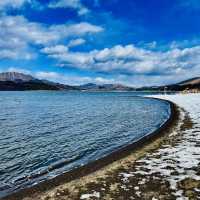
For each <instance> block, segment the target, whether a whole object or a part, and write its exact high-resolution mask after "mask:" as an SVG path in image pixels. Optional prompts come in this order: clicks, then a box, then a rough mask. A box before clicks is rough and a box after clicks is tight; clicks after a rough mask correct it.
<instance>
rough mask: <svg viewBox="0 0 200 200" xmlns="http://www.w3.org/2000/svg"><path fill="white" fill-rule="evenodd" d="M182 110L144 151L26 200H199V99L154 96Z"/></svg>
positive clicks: (191, 96) (184, 96)
mask: <svg viewBox="0 0 200 200" xmlns="http://www.w3.org/2000/svg"><path fill="white" fill-rule="evenodd" d="M153 97H155V98H160V99H165V100H169V101H171V102H174V103H175V104H177V105H178V107H179V112H180V115H179V121H178V122H175V124H174V125H175V126H173V127H171V128H170V129H169V130H166V133H165V134H164V135H162V136H161V137H159V138H155V140H151V142H150V143H148V144H147V145H145V146H144V147H143V148H142V149H137V150H136V151H134V152H133V153H132V154H131V155H129V156H127V157H125V158H122V159H119V160H118V161H116V162H114V163H112V164H110V165H108V166H106V167H104V168H103V169H101V170H99V171H97V172H94V173H92V174H90V175H87V176H84V177H82V178H80V179H76V180H74V181H71V182H68V183H63V184H60V185H59V186H57V187H54V188H52V189H49V190H46V191H41V192H38V193H37V194H34V195H32V196H29V197H27V198H24V199H29V200H33V199H37V200H64V199H69V200H70V199H71V200H78V199H86V200H90V199H92V200H93V199H100V200H104V199H105V200H110V199H111V200H112V199H113V200H114V199H115V200H118V199H119V200H124V199H133V200H134V199H141V200H143V199H144V200H149V199H154V200H156V199H161V200H162V199H163V200H166V199H169V200H175V199H176V200H177V199H178V200H190V199H198V198H200V167H199V166H200V153H199V152H200V134H199V133H200V95H199V94H186V95H183V94H177V95H155V96H153Z"/></svg>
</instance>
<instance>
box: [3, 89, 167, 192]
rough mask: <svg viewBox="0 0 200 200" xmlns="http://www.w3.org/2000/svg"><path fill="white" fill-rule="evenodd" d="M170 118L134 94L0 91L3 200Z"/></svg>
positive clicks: (155, 103)
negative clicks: (51, 168) (29, 177)
mask: <svg viewBox="0 0 200 200" xmlns="http://www.w3.org/2000/svg"><path fill="white" fill-rule="evenodd" d="M169 114H170V106H169V104H168V103H166V102H163V101H160V100H155V99H147V98H143V97H136V96H135V94H134V93H79V92H77V93H75V92H40V91H39V92H38V91H37V92H0V196H4V195H5V194H8V193H10V192H12V191H13V190H16V189H20V188H23V187H27V186H29V185H31V184H35V183H36V182H39V181H42V180H44V179H46V178H51V177H53V176H56V175H58V174H61V173H63V172H64V171H68V170H70V169H72V168H74V167H78V166H80V165H83V164H86V163H88V162H91V161H93V160H95V159H98V158H101V157H103V156H105V155H108V154H109V153H110V152H113V151H115V150H117V149H119V148H120V147H122V146H126V145H128V144H130V143H132V142H134V141H136V140H138V139H140V138H141V137H143V136H145V135H147V134H150V133H151V132H152V131H154V130H156V129H157V128H158V127H160V126H161V125H162V124H163V123H164V122H165V121H166V120H167V119H168V117H169ZM50 166H53V167H55V168H56V169H55V170H52V171H51V172H49V173H48V174H45V175H43V176H37V175H38V173H41V172H45V171H47V169H48V168H49V167H50ZM30 175H33V177H34V176H35V178H32V179H31V180H30V179H27V176H30Z"/></svg>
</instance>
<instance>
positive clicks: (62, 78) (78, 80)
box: [34, 71, 115, 85]
mask: <svg viewBox="0 0 200 200" xmlns="http://www.w3.org/2000/svg"><path fill="white" fill-rule="evenodd" d="M34 76H35V77H37V78H38V79H46V80H50V81H54V82H60V83H64V84H68V85H81V84H86V83H97V84H108V83H114V82H115V80H114V79H106V78H103V77H98V76H97V77H87V76H74V75H64V74H60V73H57V72H45V71H39V72H36V73H34Z"/></svg>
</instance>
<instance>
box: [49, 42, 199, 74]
mask: <svg viewBox="0 0 200 200" xmlns="http://www.w3.org/2000/svg"><path fill="white" fill-rule="evenodd" d="M48 56H49V57H51V58H54V59H56V60H58V62H59V63H60V64H61V65H62V66H66V67H67V66H70V67H76V68H80V69H86V70H93V71H99V72H107V73H118V74H132V75H135V74H140V75H145V74H149V75H151V74H154V75H165V76H167V75H170V74H175V75H178V74H179V75H181V74H182V75H183V74H184V73H186V72H187V73H190V72H191V70H195V71H198V72H199V73H200V46H195V47H191V48H185V49H178V48H174V49H170V50H168V51H165V52H157V51H152V50H145V49H142V48H138V47H135V46H134V45H127V46H121V45H117V46H114V47H112V48H110V49H108V48H105V49H102V50H93V51H90V52H72V51H68V52H66V51H65V52H60V53H55V54H48Z"/></svg>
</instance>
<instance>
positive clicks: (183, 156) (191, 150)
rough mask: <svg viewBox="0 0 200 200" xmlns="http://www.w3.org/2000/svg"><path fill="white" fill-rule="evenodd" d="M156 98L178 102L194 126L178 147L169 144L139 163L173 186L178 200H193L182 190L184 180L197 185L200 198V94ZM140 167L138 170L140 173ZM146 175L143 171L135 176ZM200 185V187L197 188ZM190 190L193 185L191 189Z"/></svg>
mask: <svg viewBox="0 0 200 200" xmlns="http://www.w3.org/2000/svg"><path fill="white" fill-rule="evenodd" d="M154 97H156V98H160V99H165V100H169V101H172V102H174V103H175V104H177V105H178V106H179V107H181V108H183V109H184V110H185V111H186V112H187V113H188V114H189V117H190V118H191V120H192V123H193V126H192V127H191V128H189V129H186V130H180V129H177V130H176V131H177V132H175V133H172V134H178V132H179V131H182V133H181V137H180V138H178V139H177V141H176V142H175V144H173V145H166V146H164V147H163V148H161V149H159V150H158V151H156V152H155V153H153V154H151V155H148V156H147V157H145V158H143V159H141V160H139V161H138V163H143V165H144V166H145V168H146V169H148V174H154V173H159V174H160V176H162V177H163V178H164V179H166V180H167V182H168V183H169V184H170V188H171V189H172V190H173V191H174V192H173V194H174V195H175V196H176V197H177V198H176V199H180V200H183V199H189V197H188V196H187V193H186V191H184V188H183V187H182V188H181V187H179V186H180V184H181V183H183V182H184V181H186V180H187V181H189V180H190V181H191V182H193V183H194V182H195V183H196V184H195V185H194V186H193V187H191V188H190V192H191V193H192V192H193V193H196V197H197V198H200V190H199V186H200V185H199V183H200V182H199V181H200V174H199V171H198V170H197V169H198V168H199V166H200V94H178V95H155V96H154ZM139 169H140V167H138V170H139ZM143 172H144V173H145V171H144V170H143V171H142V170H139V171H138V172H135V173H143ZM195 186H197V187H195ZM188 187H189V186H188Z"/></svg>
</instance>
